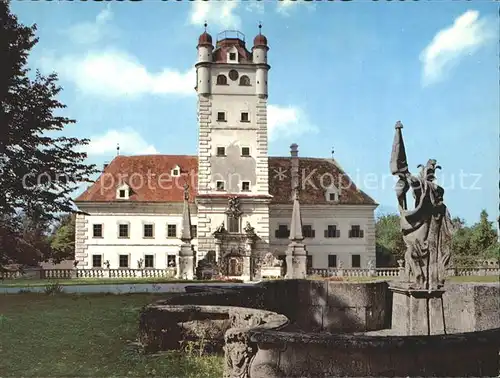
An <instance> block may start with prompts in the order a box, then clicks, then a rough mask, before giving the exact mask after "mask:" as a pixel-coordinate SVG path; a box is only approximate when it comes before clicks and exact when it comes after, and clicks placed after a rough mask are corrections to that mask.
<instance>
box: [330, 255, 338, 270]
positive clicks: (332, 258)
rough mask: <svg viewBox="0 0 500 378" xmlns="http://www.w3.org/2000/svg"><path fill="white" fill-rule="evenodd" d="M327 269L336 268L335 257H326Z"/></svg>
mask: <svg viewBox="0 0 500 378" xmlns="http://www.w3.org/2000/svg"><path fill="white" fill-rule="evenodd" d="M328 267H329V268H336V267H337V255H328Z"/></svg>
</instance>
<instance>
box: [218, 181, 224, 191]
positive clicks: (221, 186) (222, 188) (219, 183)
mask: <svg viewBox="0 0 500 378" xmlns="http://www.w3.org/2000/svg"><path fill="white" fill-rule="evenodd" d="M216 188H217V190H221V191H222V190H224V181H217V182H216Z"/></svg>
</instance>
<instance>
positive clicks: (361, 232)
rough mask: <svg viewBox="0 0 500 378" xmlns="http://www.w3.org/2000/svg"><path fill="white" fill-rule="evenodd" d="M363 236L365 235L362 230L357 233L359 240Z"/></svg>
mask: <svg viewBox="0 0 500 378" xmlns="http://www.w3.org/2000/svg"><path fill="white" fill-rule="evenodd" d="M364 235H365V232H364V230H360V231H359V237H360V238H363V237H364Z"/></svg>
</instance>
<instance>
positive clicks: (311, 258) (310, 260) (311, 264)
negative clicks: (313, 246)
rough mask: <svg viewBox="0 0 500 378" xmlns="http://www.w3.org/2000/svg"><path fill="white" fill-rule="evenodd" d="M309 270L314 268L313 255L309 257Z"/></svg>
mask: <svg viewBox="0 0 500 378" xmlns="http://www.w3.org/2000/svg"><path fill="white" fill-rule="evenodd" d="M306 261H307V269H312V267H313V257H312V256H311V255H307V260H306Z"/></svg>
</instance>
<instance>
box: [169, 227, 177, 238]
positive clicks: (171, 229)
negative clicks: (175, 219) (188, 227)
mask: <svg viewBox="0 0 500 378" xmlns="http://www.w3.org/2000/svg"><path fill="white" fill-rule="evenodd" d="M167 237H169V238H175V237H177V225H176V224H169V225H168V226H167Z"/></svg>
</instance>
